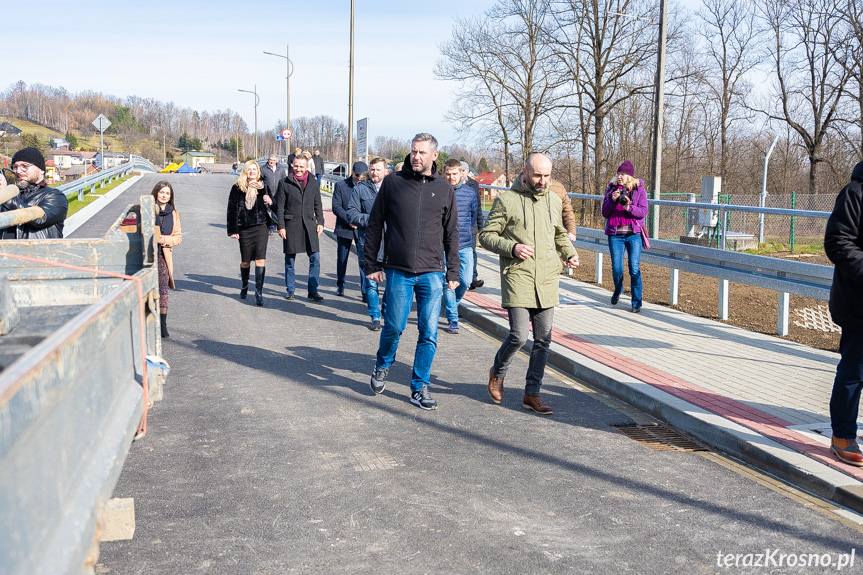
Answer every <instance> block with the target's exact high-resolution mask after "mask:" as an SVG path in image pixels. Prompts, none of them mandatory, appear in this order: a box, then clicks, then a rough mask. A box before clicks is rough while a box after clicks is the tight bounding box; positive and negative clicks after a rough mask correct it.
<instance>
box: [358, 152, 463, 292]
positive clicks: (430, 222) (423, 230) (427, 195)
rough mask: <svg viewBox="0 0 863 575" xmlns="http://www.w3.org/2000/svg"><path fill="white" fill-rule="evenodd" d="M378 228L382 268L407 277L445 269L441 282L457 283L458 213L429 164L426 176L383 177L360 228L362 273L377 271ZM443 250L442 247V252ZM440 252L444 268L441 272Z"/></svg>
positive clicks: (445, 184)
mask: <svg viewBox="0 0 863 575" xmlns="http://www.w3.org/2000/svg"><path fill="white" fill-rule="evenodd" d="M384 225H386V237H385V238H383V239H384V261H383V267H384V268H395V269H398V270H402V271H406V272H410V273H427V272H443V271H446V279H447V281H458V268H459V258H458V213H457V208H456V203H455V193H454V192H453V189H452V186H451V185H449V182H447V181H446V180H445V179H443V178H442V177H440V176H439V175H438V173H437V165H436V164H432V173H431V175H430V176H424V175H422V174H418V173H416V172H414V171H413V168H411V164H410V162H409V161H407V162H405V165H404V167H403V168H402V170H401V171H400V172H398V173H395V174H390V175H388V176H387V177H385V178H384V181H383V183H382V184H381V191H380V192H378V196H377V198H376V199H375V203H374V206H372V213H371V214H369V221H368V226H367V228H366V238H365V246H364V249H363V255H364V256H365V260H366V261H365V265H366V267H365V269H366V273H367V274H371V273H374V272H377V271H380V270H381V267H382V266H381V264H380V263H378V261H377V254H378V249H380V246H381V239H382V236H383V229H384ZM444 248H446V249H444ZM444 253H446V270H444Z"/></svg>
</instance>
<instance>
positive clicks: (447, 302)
mask: <svg viewBox="0 0 863 575" xmlns="http://www.w3.org/2000/svg"><path fill="white" fill-rule="evenodd" d="M458 257H459V260H460V263H459V266H458V281H459V284H458V287H457V288H455V291H453V290H451V289H449V288H448V287H444V289H443V301H444V306H445V307H446V319H447V321H448V322H450V323H452V322H454V321H458V305H459V304H460V303H461V298H463V297H464V294H465V293H466V292H467V289H468V288H469V287H470V282H471V281H473V248H471V247H466V248H462V249H460V250H459V251H458Z"/></svg>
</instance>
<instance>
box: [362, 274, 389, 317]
mask: <svg viewBox="0 0 863 575" xmlns="http://www.w3.org/2000/svg"><path fill="white" fill-rule="evenodd" d="M364 293H365V294H366V302H367V303H368V306H369V315H370V316H371V318H372V320H376V319H377V320H380V319H381V294H380V291H378V282H376V281H373V280H370V279H368V278H366V291H365V292H364ZM384 293H386V291H384ZM386 312H387V304H386V298H384V307H383V313H384V315H385V316H386Z"/></svg>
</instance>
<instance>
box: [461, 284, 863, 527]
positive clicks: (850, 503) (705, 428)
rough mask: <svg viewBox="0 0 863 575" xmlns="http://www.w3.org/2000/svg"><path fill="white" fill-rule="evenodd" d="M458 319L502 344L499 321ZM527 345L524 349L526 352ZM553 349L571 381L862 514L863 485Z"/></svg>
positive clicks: (464, 309) (483, 313) (478, 315)
mask: <svg viewBox="0 0 863 575" xmlns="http://www.w3.org/2000/svg"><path fill="white" fill-rule="evenodd" d="M459 311H460V313H461V314H462V317H463V318H464V319H465V320H467V321H469V322H470V323H472V324H473V325H474V326H476V327H478V328H479V329H481V330H483V331H485V332H486V333H488V334H490V335H491V336H493V337H495V338H497V339H499V340H501V341H502V340H503V339H504V338H505V337H506V336H507V335H508V334H509V325H508V324H506V323H504V320H503V319H502V318H500V317H498V316H497V315H495V314H493V313H491V312H489V311H487V310H485V309H484V308H481V307H479V306H476V305H474V304H471V303H468V302H466V301H462V305H461V307H460V308H459ZM531 343H532V342H531V341H530V340H528V343H527V344H526V345H525V349H526V350H528V351H529V350H530V345H531ZM561 349H563V348H561V347H560V346H557V345H554V344H553V345H552V347H551V350H550V353H549V363H550V364H551V365H553V366H554V367H556V368H557V369H560V370H561V371H563V372H564V373H566V374H568V375H570V376H572V377H573V378H575V379H577V380H579V381H582V382H584V383H586V384H587V385H590V386H591V387H595V388H596V389H599V390H601V391H603V392H605V393H608V394H609V395H612V396H614V397H616V398H618V399H621V400H623V401H625V402H627V403H629V404H630V405H633V406H634V407H636V408H638V409H640V410H642V411H644V412H645V413H648V414H650V415H652V416H653V417H656V418H657V419H660V420H662V421H665V422H667V423H668V424H670V425H672V426H673V427H676V428H678V429H680V430H682V431H683V432H685V433H687V434H689V435H691V436H693V437H694V438H696V439H698V440H699V441H701V442H703V443H704V444H706V445H709V446H710V447H713V448H715V449H719V450H721V451H724V452H726V453H728V454H729V455H732V456H733V457H736V458H738V459H740V460H741V461H744V462H746V463H748V464H750V465H752V466H753V467H755V468H757V469H759V470H761V471H763V472H765V473H768V474H770V475H772V476H774V477H776V478H778V479H780V480H782V481H785V482H787V483H789V484H791V485H794V486H795V487H798V488H800V489H802V490H804V491H807V492H809V493H812V494H814V495H817V496H818V497H821V498H824V499H827V500H829V501H832V502H833V503H836V504H837V505H842V506H844V507H847V508H849V509H851V510H853V511H856V512H858V513H863V482H860V481H857V480H855V479H853V478H852V477H849V476H847V475H845V474H843V473H841V472H839V471H837V470H835V469H832V468H830V467H829V466H827V465H823V464H821V463H819V462H818V461H816V460H814V459H812V458H811V457H808V456H806V455H804V454H802V453H800V452H798V451H795V450H793V449H790V448H788V447H786V446H784V445H782V444H780V443H778V442H776V441H773V440H772V439H769V438H767V437H764V436H762V435H760V434H759V433H757V432H755V431H753V430H751V429H748V428H746V427H744V426H742V425H739V424H737V423H734V422H732V421H729V420H728V419H726V418H724V417H722V416H719V415H717V414H715V413H711V412H709V411H707V410H705V409H703V408H701V407H698V406H696V405H694V404H692V403H689V402H687V401H685V400H682V399H680V398H678V397H674V396H673V395H671V394H668V393H666V392H664V391H661V390H659V389H656V388H655V387H653V386H651V385H649V384H646V383H642V382H640V381H637V380H634V379H633V378H631V377H629V376H627V375H625V374H623V373H620V372H618V371H616V370H614V369H613V368H610V367H608V366H606V365H603V364H601V363H599V362H596V361H594V360H592V359H589V358H587V357H584V356H582V355H580V354H578V353H576V352H573V351H570V350H564V351H561Z"/></svg>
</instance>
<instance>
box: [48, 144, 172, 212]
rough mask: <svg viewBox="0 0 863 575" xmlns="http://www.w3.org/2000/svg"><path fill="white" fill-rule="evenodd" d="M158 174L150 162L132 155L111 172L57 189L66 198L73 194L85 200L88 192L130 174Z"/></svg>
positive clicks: (88, 177) (76, 181)
mask: <svg viewBox="0 0 863 575" xmlns="http://www.w3.org/2000/svg"><path fill="white" fill-rule="evenodd" d="M136 171H137V172H158V171H159V169H158V168H157V167H156V166H154V165H153V164H152V163H151V162H150V160H148V159H146V158H142V157H141V156H135V155H132V156H130V158H129V161H128V162H125V163H123V164H120V165H119V166H117V167H115V168H111V169H110V170H102V171H101V172H98V173H96V174H93V175H90V176H87V177H85V178H79V179H77V180H75V181H73V182H69V183H68V184H63V185H62V186H58V187H57V189H58V190H60V191H61V192H63V193H64V194H65V195H66V197H69V196H71V195H72V194H78V200H81V201H83V200H84V194H86V193H87V190H90V191H91V192H94V191H96V188H103V187H105V186H106V185H108V184H110V183H111V182H113V181H115V180H119V179H120V178H122V177H125V176H127V175H129V173H130V172H136Z"/></svg>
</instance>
